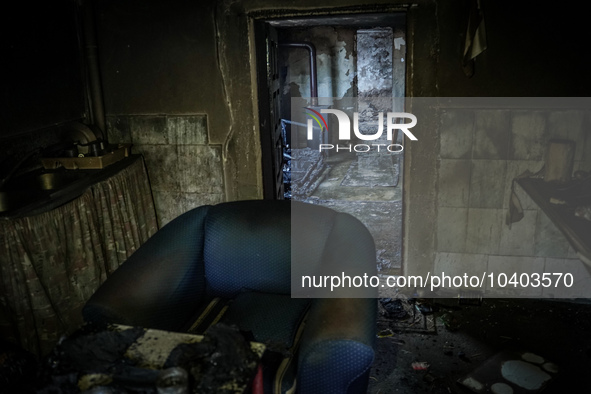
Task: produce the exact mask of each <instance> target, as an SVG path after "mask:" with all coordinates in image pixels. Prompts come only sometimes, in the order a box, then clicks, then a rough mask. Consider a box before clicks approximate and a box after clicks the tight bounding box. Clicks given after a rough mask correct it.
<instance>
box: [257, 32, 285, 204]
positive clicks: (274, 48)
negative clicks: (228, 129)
mask: <svg viewBox="0 0 591 394" xmlns="http://www.w3.org/2000/svg"><path fill="white" fill-rule="evenodd" d="M255 46H256V61H257V67H256V68H257V85H258V96H259V100H258V101H259V121H260V124H259V127H260V133H261V148H262V156H263V157H262V160H263V163H262V164H263V165H262V167H263V194H264V198H265V199H278V200H281V199H283V192H284V190H283V138H282V134H281V116H280V102H279V100H280V91H279V87H280V83H279V72H278V64H277V52H278V48H279V43H278V39H277V31H276V30H275V29H274V28H273V27H272V26H270V25H269V24H268V23H265V22H261V21H257V22H255ZM265 63H266V64H265Z"/></svg>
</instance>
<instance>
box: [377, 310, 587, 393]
mask: <svg viewBox="0 0 591 394" xmlns="http://www.w3.org/2000/svg"><path fill="white" fill-rule="evenodd" d="M380 304H382V305H380V308H382V306H383V304H384V301H383V300H382V302H381V303H380ZM386 304H388V303H387V302H386ZM430 304H431V305H432V307H433V312H432V316H433V317H434V321H435V325H436V330H434V331H431V332H427V331H425V332H423V333H421V332H413V331H408V330H406V329H404V327H401V328H399V327H397V325H396V322H397V320H399V319H397V317H396V316H393V317H391V318H390V319H389V318H388V317H387V316H384V315H381V316H380V319H379V321H378V332H379V333H382V335H378V338H377V339H376V341H377V345H376V349H377V352H376V353H377V355H376V360H375V362H374V365H373V368H372V371H371V377H370V386H369V390H368V392H369V393H371V394H377V393H380V394H386V393H409V394H410V393H419V394H420V393H435V394H439V393H446V394H450V393H457V394H468V393H516V394H517V393H536V392H543V393H583V392H588V391H587V390H588V383H587V382H586V379H587V377H586V376H587V370H588V368H589V366H591V337H589V332H591V304H589V303H575V302H568V301H548V300H534V299H485V300H482V302H481V304H480V305H478V303H474V305H465V304H464V305H460V304H459V302H458V299H433V300H430ZM394 306H396V304H394ZM395 309H396V308H395ZM398 309H401V308H398ZM381 310H382V309H381ZM388 330H389V331H390V333H391V334H390V335H384V334H388ZM520 385H521V387H520ZM469 387H472V388H469ZM586 387H587V388H586Z"/></svg>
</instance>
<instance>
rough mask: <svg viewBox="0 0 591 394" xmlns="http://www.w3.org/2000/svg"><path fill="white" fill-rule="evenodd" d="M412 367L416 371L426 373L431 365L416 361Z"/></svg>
mask: <svg viewBox="0 0 591 394" xmlns="http://www.w3.org/2000/svg"><path fill="white" fill-rule="evenodd" d="M411 366H412V369H414V370H415V371H426V370H427V369H429V363H427V362H425V361H415V362H414V363H412V364H411Z"/></svg>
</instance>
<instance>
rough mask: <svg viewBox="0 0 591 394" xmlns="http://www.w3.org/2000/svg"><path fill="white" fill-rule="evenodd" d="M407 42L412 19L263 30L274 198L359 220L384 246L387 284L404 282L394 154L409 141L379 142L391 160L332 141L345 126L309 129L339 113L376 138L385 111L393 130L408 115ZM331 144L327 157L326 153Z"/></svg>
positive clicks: (266, 173) (321, 20) (266, 170)
mask: <svg viewBox="0 0 591 394" xmlns="http://www.w3.org/2000/svg"><path fill="white" fill-rule="evenodd" d="M405 34H406V25H405V14H404V13H391V14H355V15H345V16H337V17H316V18H291V19H281V20H279V19H277V20H266V21H257V22H256V23H255V39H256V42H257V45H256V50H257V77H258V98H259V119H260V130H261V144H262V151H263V186H264V195H265V198H271V199H293V200H298V201H304V202H307V203H312V204H318V205H324V206H328V207H330V208H333V209H335V210H336V211H341V212H346V213H350V214H351V215H353V216H355V217H356V218H358V219H359V220H360V221H361V222H363V223H364V224H365V225H366V227H367V228H368V229H369V231H370V232H371V233H372V235H373V237H374V240H375V242H376V250H377V255H376V260H377V265H378V272H379V273H380V274H383V275H398V274H400V273H401V263H402V258H401V256H402V254H401V249H402V185H403V182H402V174H403V171H402V166H403V154H404V153H403V152H399V151H398V152H396V151H394V152H388V151H385V147H386V146H391V145H392V144H396V143H399V142H402V136H398V135H397V134H396V133H394V135H393V137H392V138H391V139H390V140H388V138H387V135H386V133H383V134H382V136H381V137H380V138H379V139H378V140H375V141H372V144H376V145H381V146H382V150H381V151H376V148H375V147H373V148H370V149H369V151H364V149H363V148H360V149H357V146H359V145H354V144H349V147H348V148H347V146H346V144H345V145H343V144H342V143H341V141H338V140H337V133H334V132H328V130H334V129H335V128H336V127H337V122H336V118H335V117H333V116H327V115H325V116H324V119H323V121H326V122H328V123H326V122H316V123H314V124H313V126H312V128H311V129H309V128H308V121H309V119H310V117H314V118H315V120H318V118H317V117H316V116H314V114H318V113H319V112H321V110H322V109H338V110H340V111H343V112H344V113H346V114H347V115H349V116H350V119H353V114H354V113H357V114H358V129H359V132H360V133H361V134H365V135H369V134H374V133H376V128H377V127H378V119H379V117H378V114H379V113H380V112H382V113H383V121H384V122H385V120H386V113H387V112H395V111H402V110H403V103H404V96H405V65H406V64H405V63H404V61H405V56H406V52H405V49H406V42H405V39H406V36H405ZM314 68H315V69H314ZM316 98H317V99H316ZM304 109H306V110H304ZM308 109H309V110H308ZM310 111H312V112H310ZM384 130H385V129H384ZM308 132H310V133H311V135H312V138H307V137H309V135H308ZM356 142H363V141H360V140H359V139H357V141H356ZM321 143H322V144H325V148H326V149H318V146H319V145H318V144H321ZM330 145H332V146H333V148H332V149H328V147H329V146H330ZM378 150H379V148H378Z"/></svg>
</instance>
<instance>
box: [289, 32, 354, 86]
mask: <svg viewBox="0 0 591 394" xmlns="http://www.w3.org/2000/svg"><path fill="white" fill-rule="evenodd" d="M355 30H356V29H354V28H346V27H311V28H306V29H289V30H281V31H280V36H279V39H280V42H301V41H307V42H310V43H312V44H314V46H315V47H316V53H317V59H316V61H317V71H318V74H317V75H318V76H317V79H318V97H337V98H342V97H344V96H345V95H349V96H352V95H353V94H354V93H352V92H354V91H355V85H356V75H357V70H356V68H357V67H356V53H355ZM282 51H283V53H282V60H283V64H282V65H280V67H283V70H284V72H285V76H284V78H285V82H284V83H283V85H284V86H285V87H286V88H289V87H292V86H293V89H296V90H295V92H294V93H295V95H293V97H310V64H309V54H308V51H307V50H304V49H294V48H282ZM298 91H299V96H298V95H297V92H298ZM282 93H283V94H284V95H287V94H289V93H290V92H289V91H284V92H282Z"/></svg>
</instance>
